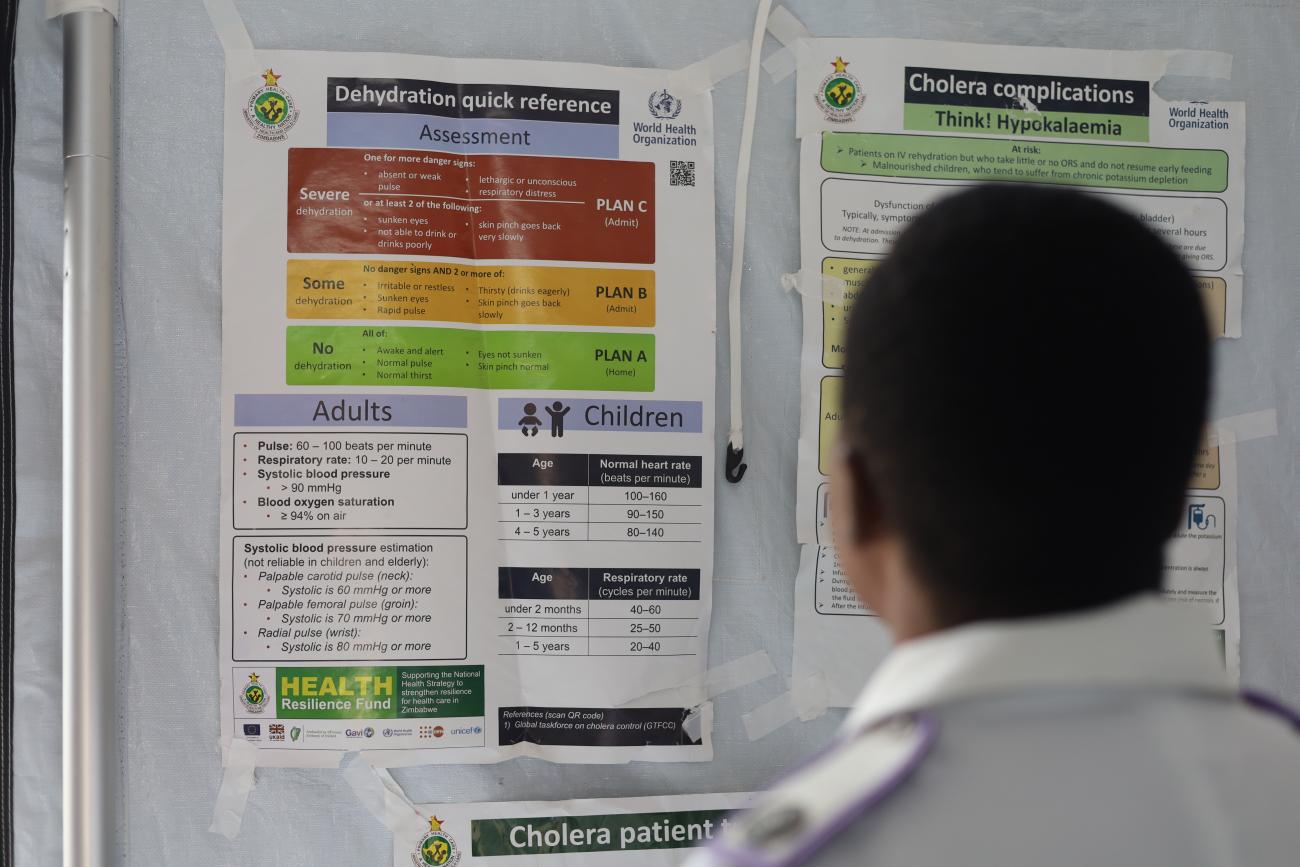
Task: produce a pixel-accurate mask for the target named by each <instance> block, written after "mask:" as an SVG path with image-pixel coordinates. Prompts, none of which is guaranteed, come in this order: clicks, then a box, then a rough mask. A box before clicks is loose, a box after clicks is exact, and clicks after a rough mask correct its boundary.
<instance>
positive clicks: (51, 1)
mask: <svg viewBox="0 0 1300 867" xmlns="http://www.w3.org/2000/svg"><path fill="white" fill-rule="evenodd" d="M70 12H107V13H108V14H110V16H113V18H116V19H118V21H120V19H121V16H120V14H118V12H121V4H120V3H118V1H117V0H45V21H53V19H55V18H60V17H62V16H66V14H68V13H70Z"/></svg>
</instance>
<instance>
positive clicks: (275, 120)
mask: <svg viewBox="0 0 1300 867" xmlns="http://www.w3.org/2000/svg"><path fill="white" fill-rule="evenodd" d="M283 77H284V76H281V75H276V74H275V71H274V70H270V69H268V70H266V71H265V72H263V73H262V82H263V83H262V86H261V87H259V88H258V89H257V90H255V91H253V93H252V95H251V96H249V97H248V103H247V104H246V105H245V106H244V120H245V121H247V122H248V125H249V127H251V128H252V130H253V135H254V136H255V137H256V138H258V139H259V140H261V141H284V139H285V136H287V135H288V134H289V130H291V129H293V125H294V124H296V123H297V122H298V109H297V107H296V106H295V105H294V104H293V97H292V96H290V95H289V91H287V90H285V89H284V87H283V86H282V85H281V84H280V79H281V78H283Z"/></svg>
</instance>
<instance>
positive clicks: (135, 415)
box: [13, 0, 1300, 867]
mask: <svg viewBox="0 0 1300 867" xmlns="http://www.w3.org/2000/svg"><path fill="white" fill-rule="evenodd" d="M787 5H789V6H790V8H791V9H792V10H793V11H794V12H795V13H796V14H797V15H798V16H799V18H800V19H801V20H803V22H804V23H805V24H807V26H808V28H809V29H810V30H811V31H812V32H813V33H815V34H817V35H833V34H835V33H845V34H849V35H854V36H864V35H865V36H870V35H880V36H897V37H925V38H932V39H951V40H963V41H973V42H987V43H1014V44H1024V45H1070V46H1078V47H1090V48H1117V49H1135V48H1153V47H1154V48H1205V49H1217V50H1222V51H1228V52H1231V53H1233V54H1234V55H1235V57H1236V63H1235V65H1234V75H1233V80H1232V82H1231V83H1230V95H1232V96H1233V97H1237V98H1244V99H1245V100H1246V101H1247V118H1248V132H1247V134H1248V141H1247V159H1248V163H1249V164H1248V166H1247V194H1246V195H1247V214H1246V220H1247V229H1246V230H1247V236H1246V254H1245V267H1246V289H1245V316H1244V321H1243V334H1244V336H1243V337H1242V338H1241V339H1239V340H1232V341H1220V342H1219V343H1218V344H1217V346H1216V350H1215V354H1216V361H1217V363H1218V372H1217V394H1216V406H1215V410H1214V414H1215V415H1216V416H1229V415H1235V414H1238V413H1244V412H1250V411H1253V410H1258V409H1263V408H1266V407H1270V406H1275V407H1276V408H1277V412H1278V427H1279V430H1280V434H1279V436H1278V437H1275V438H1272V439H1264V440H1258V441H1253V442H1249V443H1244V444H1242V445H1241V446H1240V447H1239V450H1238V453H1239V468H1240V482H1239V483H1240V487H1241V503H1242V506H1241V520H1240V546H1239V547H1240V558H1241V576H1242V577H1241V597H1242V623H1243V627H1242V631H1243V648H1242V657H1243V671H1244V677H1245V680H1246V681H1247V683H1248V684H1250V685H1252V686H1255V687H1258V688H1260V689H1263V690H1264V691H1267V692H1269V693H1272V694H1274V695H1277V696H1279V697H1280V698H1283V699H1284V700H1286V701H1287V702H1288V703H1290V704H1296V703H1300V661H1298V660H1300V654H1297V653H1296V651H1295V646H1296V644H1295V643H1296V639H1295V637H1294V636H1295V635H1297V634H1300V582H1297V581H1296V580H1295V578H1294V577H1293V567H1292V564H1293V563H1294V562H1295V561H1296V559H1297V555H1300V542H1297V541H1296V537H1295V533H1294V529H1293V524H1294V520H1293V516H1294V515H1295V514H1297V511H1298V510H1300V485H1297V475H1298V470H1297V465H1296V458H1295V455H1296V454H1297V437H1300V402H1297V400H1296V399H1295V396H1294V395H1295V384H1294V379H1295V363H1294V359H1295V349H1294V344H1295V341H1294V336H1293V335H1294V334H1295V333H1296V330H1297V329H1298V328H1300V293H1296V292H1294V291H1292V290H1293V288H1294V287H1295V286H1297V285H1300V253H1298V252H1297V250H1298V249H1300V248H1297V245H1296V244H1295V243H1294V241H1293V239H1292V237H1291V235H1292V234H1293V231H1294V230H1293V226H1294V222H1295V221H1294V213H1295V211H1294V204H1293V203H1294V202H1296V201H1300V173H1298V172H1296V171H1295V168H1294V167H1295V160H1296V155H1295V153H1294V143H1293V142H1294V137H1295V135H1296V133H1297V132H1298V131H1300V104H1298V103H1297V101H1296V100H1295V97H1294V90H1295V87H1296V85H1297V82H1300V6H1298V5H1297V4H1296V3H1293V2H1274V0H1270V2H1241V0H1139V2H1133V0H1124V2H1119V0H1097V2H1093V3H1087V4H1082V3H1078V2H1077V0H1033V2H1026V0H1020V2H1011V3H1007V2H1004V0H852V2H850V0H788V2H787ZM237 6H238V8H239V11H240V12H241V14H242V15H243V16H244V19H245V21H246V22H247V25H248V28H249V31H250V34H251V36H252V38H253V41H254V44H257V45H264V46H267V47H275V48H303V49H315V50H334V51H403V52H411V53H420V54H435V55H449V56H473V57H524V58H533V59H559V60H570V61H578V62H594V63H611V64H624V65H640V66H660V67H679V66H683V65H685V64H688V63H691V62H693V61H695V60H698V59H700V58H701V57H704V56H706V55H707V54H710V53H712V52H713V51H716V50H717V49H719V48H722V47H724V46H726V45H729V44H731V43H733V42H736V41H738V40H741V39H744V38H746V37H747V36H748V35H749V30H750V27H751V26H752V24H753V15H754V11H755V9H756V3H755V2H754V0H716V2H711V3H698V2H694V0H656V2H653V3H649V2H644V0H620V2H615V0H593V2H581V3H578V2H575V0H443V2H439V3H436V4H435V3H427V2H423V0H393V2H390V3H386V4H361V5H359V4H356V3H349V2H346V0H284V2H280V3H274V4H272V3H257V2H253V0H237ZM121 21H122V28H121V39H122V55H121V69H122V72H121V85H122V86H121V132H120V155H121V161H120V188H121V208H120V213H119V219H120V223H121V246H120V258H121V266H120V268H121V278H122V295H123V311H124V312H123V321H122V325H121V329H122V331H121V341H122V343H123V345H124V346H125V347H127V348H128V349H129V354H128V355H127V356H126V358H127V361H126V362H125V367H124V369H123V374H122V375H123V377H124V379H125V380H126V381H127V384H129V391H128V393H127V394H126V395H125V396H124V397H123V402H124V407H123V409H124V412H125V413H126V415H127V417H128V418H129V422H130V427H129V431H130V433H129V436H126V437H124V438H123V440H122V441H121V442H120V443H119V448H120V449H121V452H120V460H121V461H122V479H123V484H122V486H121V488H120V490H119V494H118V508H119V514H120V520H121V522H122V532H121V540H120V541H121V545H122V550H121V552H120V555H119V557H120V561H121V564H122V570H123V575H122V582H123V585H122V586H123V597H122V599H121V600H120V604H119V612H120V617H121V618H122V622H123V627H124V628H123V635H124V638H123V641H124V647H125V651H126V660H127V661H126V664H125V666H124V667H123V668H122V670H121V671H120V672H119V677H118V683H117V687H118V690H119V695H120V698H121V707H122V715H123V731H124V734H123V743H122V747H123V750H124V766H125V782H124V789H123V791H122V793H121V794H122V797H121V800H122V802H123V804H124V807H125V812H126V815H125V837H124V841H125V846H126V849H127V852H128V859H129V863H130V864H131V865H132V867H152V865H159V867H161V865H171V864H177V863H185V864H189V865H230V864H273V863H279V864H285V865H298V864H302V865H321V864H330V865H332V864H376V863H386V861H385V859H387V858H388V857H389V850H388V846H389V837H388V833H387V831H386V830H385V829H384V828H383V826H382V825H381V824H380V823H379V822H378V821H377V820H374V819H373V818H372V817H371V816H370V815H369V814H368V813H367V812H366V811H365V810H364V808H363V807H361V805H360V804H359V803H358V802H357V800H356V798H355V796H354V795H353V793H352V790H351V788H350V787H349V786H348V785H347V783H346V782H345V781H344V780H343V778H342V775H341V774H340V773H338V772H336V771H327V772H322V771H296V770H288V769H286V770H262V771H259V772H258V782H257V787H256V788H255V789H254V790H253V792H252V795H251V796H250V800H249V806H248V811H247V813H246V814H245V817H244V823H243V828H242V831H241V833H240V836H239V838H238V839H236V840H235V841H226V840H224V839H221V838H219V837H216V836H214V835H211V834H209V833H208V832H207V830H206V829H207V826H208V822H209V820H210V817H211V815H212V804H213V798H214V796H215V793H216V791H217V787H218V785H219V782H220V779H221V772H220V757H219V756H218V754H217V751H216V748H215V742H216V737H217V719H218V716H217V715H218V707H217V696H216V682H217V669H216V665H215V662H214V660H215V658H216V644H217V601H216V594H217V577H216V562H217V541H216V540H217V532H216V530H217V526H218V521H217V493H218V480H217V458H218V441H217V428H218V421H217V410H218V395H219V380H220V374H219V370H218V367H217V365H218V359H219V358H220V344H221V334H220V328H219V321H220V308H221V296H220V226H221V172H220V167H221V142H222V117H221V109H222V104H223V103H222V88H223V80H224V76H223V60H222V54H221V49H220V46H219V44H218V42H217V39H216V36H215V34H213V32H212V29H211V25H210V24H209V22H208V20H207V15H206V14H205V12H204V9H203V4H202V2H201V0H127V2H125V3H124V4H123V9H122V19H121ZM18 28H19V33H18V39H17V44H16V55H15V66H14V83H15V88H16V95H17V99H18V106H17V108H18V126H17V128H16V130H15V167H14V205H15V221H14V225H13V230H14V233H15V243H14V302H13V303H14V319H13V328H14V352H15V358H16V360H17V367H16V369H15V373H16V381H15V398H16V403H17V409H18V413H17V419H16V423H17V427H16V441H17V450H18V454H19V460H18V464H17V468H16V471H17V492H18V496H19V502H21V504H22V508H21V510H20V512H19V514H18V515H17V528H16V539H15V557H16V561H15V562H16V586H15V601H16V605H17V608H18V611H19V612H20V616H19V618H18V620H17V622H16V624H15V628H16V632H15V642H16V651H15V655H14V730H13V731H14V744H15V750H14V781H15V797H14V812H15V826H14V827H15V846H16V852H15V863H16V864H19V865H23V867H36V865H42V867H43V865H49V864H57V863H58V861H59V846H60V844H59V837H60V830H59V816H58V812H59V810H58V804H59V744H58V726H57V722H56V721H57V720H58V715H59V694H58V693H59V675H58V671H59V648H58V635H59V594H58V583H59V582H58V571H59V567H58V563H59V532H58V527H59V495H58V486H59V477H60V472H59V459H58V441H59V435H58V431H59V389H60V385H59V346H60V337H59V316H60V309H59V284H60V279H61V278H60V263H61V261H62V252H61V236H60V225H59V215H60V213H61V205H60V195H61V185H60V177H61V168H60V166H59V153H60V148H59V135H60V133H59V128H60V120H59V104H60V73H59V57H60V36H59V31H58V28H57V26H50V25H47V24H46V23H45V22H44V21H43V16H42V10H41V4H40V2H38V0H23V2H21V3H20V4H19V7H18ZM775 48H776V42H775V41H774V40H769V42H768V45H767V48H766V50H765V52H764V53H765V54H768V53H770V52H772V51H773V50H775ZM795 87H796V83H795V79H794V78H793V77H790V78H787V79H786V80H784V81H781V82H778V83H772V82H771V81H770V80H764V81H763V83H762V90H761V93H760V100H759V108H758V115H757V123H756V126H755V136H754V150H753V168H752V172H751V179H750V189H749V195H750V200H749V221H748V232H747V237H748V241H747V247H748V255H747V257H746V268H745V274H744V288H743V291H744V297H745V302H746V308H745V322H744V328H745V332H746V333H745V337H746V357H745V365H746V371H745V373H746V376H745V383H744V402H745V408H746V412H747V418H746V421H747V423H746V426H745V438H746V445H747V447H751V446H752V448H753V450H754V452H755V453H757V454H761V455H763V461H762V465H761V467H758V468H756V467H753V466H751V467H750V471H749V473H748V474H747V475H746V477H745V481H744V482H743V483H742V485H740V486H731V485H720V486H719V489H718V494H717V498H718V499H717V555H716V557H717V561H716V562H717V570H716V571H717V578H716V581H715V594H716V595H715V600H714V615H713V617H714V620H713V625H714V628H713V630H712V631H713V635H712V641H711V648H710V652H711V657H710V664H711V665H717V664H720V663H725V662H727V661H729V660H732V659H735V658H738V657H742V656H745V655H747V654H749V653H753V652H755V651H757V650H765V651H766V652H767V653H768V655H769V656H770V657H771V658H772V660H773V662H774V663H775V665H776V666H777V668H778V669H779V670H780V672H781V674H782V675H788V674H789V664H790V641H791V630H792V620H793V614H792V606H793V604H794V596H793V580H792V579H793V575H794V572H795V568H796V566H797V549H796V546H795V543H794V532H793V522H794V475H795V473H794V466H795V444H796V441H797V437H798V430H797V426H796V421H797V415H798V413H797V406H798V352H799V337H800V319H799V310H798V299H797V298H793V297H791V296H790V295H789V294H788V293H786V292H785V291H784V290H782V289H781V288H780V275H781V274H782V273H785V272H789V271H792V270H794V269H795V268H796V267H797V265H798V228H799V220H798V212H797V201H798V198H797V196H798V181H797V164H798V158H797V148H796V143H795V140H794V133H793V130H794V127H793V114H794V98H795ZM743 99H744V82H743V79H742V77H740V76H736V77H733V78H732V79H729V80H728V81H725V82H723V83H722V84H721V85H720V86H719V87H718V88H717V90H716V91H715V94H714V101H715V107H716V108H715V110H716V116H715V126H716V129H717V166H718V169H717V188H716V194H717V202H718V214H717V233H718V237H719V238H720V239H724V240H722V241H721V242H720V245H719V249H718V260H719V262H718V270H717V277H718V280H717V286H718V287H719V290H720V287H723V286H725V285H726V281H727V276H728V274H727V262H728V261H729V260H730V254H731V249H730V246H729V242H728V241H726V240H725V239H727V238H730V236H731V219H732V215H731V212H730V203H731V202H732V201H733V199H734V170H735V165H736V160H737V155H738V146H739V132H740V121H741V108H742V106H743ZM723 296H724V293H723V292H722V291H719V292H718V308H717V313H718V318H719V320H720V321H721V320H724V319H725V317H726V313H727V311H726V306H725V298H724V297H723ZM226 339H228V340H238V339H239V335H238V334H234V335H226ZM728 349H729V347H728V344H727V339H726V334H725V333H723V332H720V334H719V345H718V353H719V357H720V358H722V357H726V355H727V352H728ZM728 387H729V380H728V378H727V375H726V372H725V371H720V372H719V378H718V393H719V394H725V393H726V391H727V389H728ZM717 422H718V426H719V427H718V429H719V430H720V431H724V430H725V426H726V424H727V417H726V414H725V409H723V411H722V412H720V414H719V418H718V419H717ZM717 445H718V448H719V449H721V448H722V447H723V443H722V441H721V438H720V439H719V442H718V444H717ZM760 470H761V471H760ZM784 688H785V687H784V686H783V685H782V684H781V683H779V682H778V680H777V679H775V678H772V679H768V680H767V681H763V682H759V683H755V684H751V685H749V686H746V687H743V688H742V689H740V690H737V691H736V692H734V693H730V694H728V695H724V696H720V697H719V698H718V699H717V701H716V705H715V708H716V719H717V723H716V735H715V743H716V754H717V756H716V759H715V761H714V762H712V763H709V764H697V765H680V766H676V765H674V766H655V767H649V766H645V765H627V766H587V767H573V766H552V765H547V764H545V763H541V762H536V761H528V760H521V761H516V762H510V763H507V764H503V765H499V766H486V767H441V768H412V769H406V770H400V771H395V772H394V777H395V778H396V779H397V780H398V781H399V782H400V783H401V784H402V785H403V786H404V787H405V789H406V791H407V793H408V794H409V795H410V796H411V798H412V800H414V801H416V802H417V803H436V802H440V801H442V802H446V801H464V800H521V799H554V798H561V797H600V796H618V795H648V794H665V793H672V792H704V791H721V790H732V791H740V790H746V789H752V788H754V787H757V786H761V785H762V784H763V783H764V782H765V781H767V780H768V779H769V778H770V777H771V776H772V775H774V774H776V773H778V772H779V771H780V770H781V768H783V767H786V766H789V765H790V764H792V763H794V762H796V761H798V760H799V759H800V758H801V757H802V756H804V755H807V754H808V753H809V752H810V751H811V750H813V749H814V748H815V747H816V745H817V744H819V743H823V742H825V741H826V740H827V739H828V738H829V737H830V735H831V733H832V731H833V730H834V727H835V724H836V722H837V721H838V719H839V718H840V715H839V714H838V713H836V712H831V713H828V714H827V715H826V716H825V717H823V718H821V719H819V720H817V721H815V722H813V723H809V724H806V725H805V724H791V725H789V726H786V727H785V728H783V729H781V730H779V731H777V732H775V733H773V734H771V735H769V736H768V737H766V738H764V739H762V740H759V741H756V742H753V743H750V742H749V741H748V739H747V738H746V736H745V733H744V730H743V728H742V726H741V724H740V717H741V715H742V714H743V713H744V712H746V711H748V710H749V709H751V708H752V707H754V706H755V705H757V704H759V703H761V702H763V701H766V700H768V699H770V698H772V697H773V696H774V695H776V694H777V693H779V692H781V691H782V690H783V689H784Z"/></svg>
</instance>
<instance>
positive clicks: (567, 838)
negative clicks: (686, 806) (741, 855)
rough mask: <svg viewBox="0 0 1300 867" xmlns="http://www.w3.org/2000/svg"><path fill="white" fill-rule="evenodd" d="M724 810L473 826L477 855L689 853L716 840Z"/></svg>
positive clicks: (493, 822)
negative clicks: (690, 850) (625, 852)
mask: <svg viewBox="0 0 1300 867" xmlns="http://www.w3.org/2000/svg"><path fill="white" fill-rule="evenodd" d="M722 816H723V812H722V811H717V810H681V811H677V812H671V813H612V814H608V815H604V816H537V817H534V818H523V819H474V820H473V821H471V822H470V836H471V838H472V840H473V853H474V855H475V857H480V858H481V857H486V856H493V855H560V854H564V853H566V852H622V851H631V850H637V849H685V848H687V847H688V846H694V845H697V844H698V843H700V842H701V841H705V840H711V839H713V836H714V835H715V834H716V833H717V832H718V831H719V830H720V825H719V820H720V819H721V818H722Z"/></svg>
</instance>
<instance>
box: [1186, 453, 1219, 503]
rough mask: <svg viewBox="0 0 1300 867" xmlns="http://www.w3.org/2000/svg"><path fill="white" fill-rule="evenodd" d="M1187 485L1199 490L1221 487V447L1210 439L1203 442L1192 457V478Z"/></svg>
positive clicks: (1211, 489)
mask: <svg viewBox="0 0 1300 867" xmlns="http://www.w3.org/2000/svg"><path fill="white" fill-rule="evenodd" d="M1187 487H1189V488H1193V489H1195V490H1198V491H1217V490H1218V489H1219V447H1218V446H1212V445H1210V444H1209V442H1208V441H1204V442H1202V443H1201V447H1200V448H1199V449H1197V450H1196V457H1195V458H1193V459H1192V478H1191V481H1189V482H1188V483H1187Z"/></svg>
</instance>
